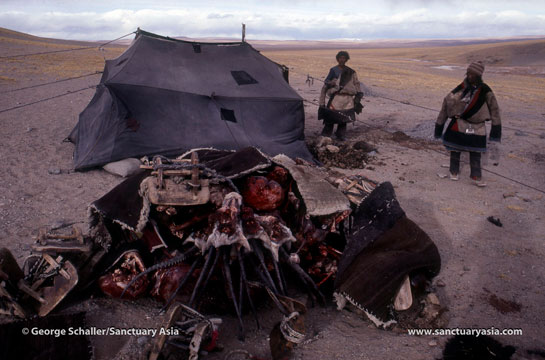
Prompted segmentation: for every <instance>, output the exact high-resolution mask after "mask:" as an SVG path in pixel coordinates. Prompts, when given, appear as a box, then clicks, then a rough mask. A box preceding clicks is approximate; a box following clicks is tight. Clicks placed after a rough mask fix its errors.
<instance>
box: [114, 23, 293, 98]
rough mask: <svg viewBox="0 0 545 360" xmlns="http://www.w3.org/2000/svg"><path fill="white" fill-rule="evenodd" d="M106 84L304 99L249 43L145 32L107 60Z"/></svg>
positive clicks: (279, 70) (207, 93)
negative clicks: (177, 38)
mask: <svg viewBox="0 0 545 360" xmlns="http://www.w3.org/2000/svg"><path fill="white" fill-rule="evenodd" d="M106 68H107V71H106V72H105V76H104V78H103V82H104V84H105V85H106V86H115V85H137V86H145V87H152V88H158V89H163V90H171V91H176V92H185V93H190V94H195V95H203V96H208V97H213V96H222V97H234V98H254V99H259V98H261V99H271V100H272V99H275V98H276V99H282V100H301V97H300V96H299V95H298V94H297V93H296V92H295V90H293V89H292V88H291V87H290V86H289V84H288V83H287V82H286V81H284V78H283V75H282V69H281V67H280V66H279V65H278V64H276V63H275V62H273V61H271V60H269V59H267V58H266V57H265V56H263V55H261V54H260V53H259V52H258V51H257V50H255V49H254V48H253V47H252V46H251V45H249V44H248V43H246V42H234V43H202V42H190V41H183V40H176V39H171V38H168V37H162V36H159V35H155V34H151V33H148V32H145V31H142V30H139V31H138V32H137V36H136V38H135V40H134V42H133V43H132V44H131V46H130V47H129V48H128V49H127V51H125V52H124V53H123V54H122V55H121V56H120V57H118V58H117V59H114V60H109V61H107V64H106Z"/></svg>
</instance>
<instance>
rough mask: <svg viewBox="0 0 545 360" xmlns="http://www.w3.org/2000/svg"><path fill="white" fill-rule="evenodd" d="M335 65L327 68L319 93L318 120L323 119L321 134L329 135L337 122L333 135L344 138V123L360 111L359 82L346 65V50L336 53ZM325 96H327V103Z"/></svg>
mask: <svg viewBox="0 0 545 360" xmlns="http://www.w3.org/2000/svg"><path fill="white" fill-rule="evenodd" d="M336 58H337V62H338V63H339V64H338V65H337V66H334V67H332V68H331V69H330V70H329V74H328V75H327V77H326V79H325V81H324V86H323V87H322V92H321V94H320V103H319V105H320V108H319V109H318V120H323V121H324V128H323V130H322V136H331V134H332V133H333V127H334V126H335V124H337V131H336V132H335V135H336V137H337V139H338V140H340V141H344V140H346V124H348V123H350V122H354V121H355V120H356V115H355V113H358V114H359V113H361V110H362V109H363V106H362V105H361V98H362V97H363V93H362V92H361V88H360V82H359V80H358V76H357V75H356V72H355V71H354V70H352V69H351V68H349V67H348V66H346V62H347V61H348V60H349V59H350V55H348V52H346V51H339V52H338V53H337V56H336ZM326 96H327V97H328V98H329V100H328V102H327V105H326V103H325V100H326Z"/></svg>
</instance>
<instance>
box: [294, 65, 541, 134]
mask: <svg viewBox="0 0 545 360" xmlns="http://www.w3.org/2000/svg"><path fill="white" fill-rule="evenodd" d="M290 70H291V69H290ZM294 72H295V73H296V74H299V75H302V74H301V73H298V72H297V71H294ZM314 80H317V81H320V82H322V83H323V82H324V81H323V80H322V79H318V78H315V77H313V76H311V75H309V74H307V79H306V81H305V83H307V84H308V85H309V86H310V85H311V83H312V84H313V83H314ZM373 97H377V98H381V99H385V100H390V101H393V102H397V103H400V104H403V105H409V106H414V107H417V108H420V109H425V110H430V111H433V112H436V113H438V112H439V110H437V109H432V108H429V107H426V106H422V105H418V104H413V103H411V102H409V101H402V100H397V99H392V98H389V97H386V96H381V95H376V94H375V95H373ZM502 127H503V128H504V129H509V130H513V131H520V132H522V133H524V134H530V135H534V136H537V137H541V136H542V135H540V134H536V133H533V132H530V131H523V130H520V129H516V128H512V127H509V126H505V125H502Z"/></svg>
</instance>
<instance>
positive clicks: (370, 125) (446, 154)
mask: <svg viewBox="0 0 545 360" xmlns="http://www.w3.org/2000/svg"><path fill="white" fill-rule="evenodd" d="M303 101H304V102H307V103H309V104H312V105H316V106H319V104H317V103H315V102H313V101H310V100H307V99H305V98H303ZM356 122H359V123H362V124H364V125H365V126H368V127H370V128H372V129H376V130H382V128H380V127H378V126H375V125H372V124H369V123H366V122H365V121H361V120H358V119H357V118H356ZM430 150H432V151H435V152H436V153H439V154H441V155H443V156H449V154H448V153H444V152H441V151H438V150H435V149H430ZM482 170H483V171H486V172H488V173H491V174H494V175H496V176H499V177H501V178H504V179H507V180H510V181H512V182H514V183H517V184H519V185H522V186H525V187H527V188H529V189H532V190H535V191H538V192H540V193H543V194H545V191H544V190H541V189H538V188H536V187H533V186H532V185H528V184H525V183H523V182H521V181H518V180H516V179H513V178H510V177H508V176H505V175H502V174H499V173H497V172H495V171H492V170H488V169H485V168H482Z"/></svg>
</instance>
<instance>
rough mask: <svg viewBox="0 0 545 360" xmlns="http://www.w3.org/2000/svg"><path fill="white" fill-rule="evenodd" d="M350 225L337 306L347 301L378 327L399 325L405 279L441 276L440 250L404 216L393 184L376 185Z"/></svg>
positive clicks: (338, 277) (340, 275)
mask: <svg viewBox="0 0 545 360" xmlns="http://www.w3.org/2000/svg"><path fill="white" fill-rule="evenodd" d="M351 220H352V226H351V229H350V230H349V231H348V233H347V234H346V237H347V245H346V248H345V250H344V252H343V257H342V258H341V261H340V263H339V271H338V274H337V278H336V281H335V296H336V298H337V304H338V305H339V307H342V306H343V305H344V304H345V303H346V301H348V302H350V303H352V304H353V305H355V306H357V307H358V308H360V309H361V310H363V311H365V313H366V314H367V316H368V317H369V318H370V319H371V320H372V321H373V322H374V323H375V324H376V325H377V326H383V327H387V326H388V325H390V324H392V323H394V322H395V317H394V314H393V303H394V299H395V296H396V294H397V292H398V290H399V288H400V286H401V284H402V282H403V280H404V278H405V276H406V275H407V274H415V273H421V274H424V275H426V276H427V277H428V278H432V277H433V276H435V275H437V274H438V273H439V270H440V267H441V258H440V255H439V251H438V250H437V247H436V246H435V244H434V243H433V242H432V240H431V239H430V238H429V236H428V235H427V234H426V233H425V232H424V231H423V230H422V229H421V228H420V227H419V226H418V225H416V224H415V223H414V222H412V221H411V220H409V219H408V218H407V217H406V216H405V213H404V211H403V210H402V209H401V207H400V206H399V203H398V202H397V200H396V198H395V192H394V190H393V187H392V185H391V184H390V183H389V182H385V183H382V184H380V185H379V186H377V188H376V189H375V190H374V191H373V192H372V193H371V194H370V195H369V196H368V197H367V198H366V199H365V201H364V202H363V203H362V204H361V205H360V206H359V208H358V209H356V210H355V211H354V213H353V214H352V219H351Z"/></svg>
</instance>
